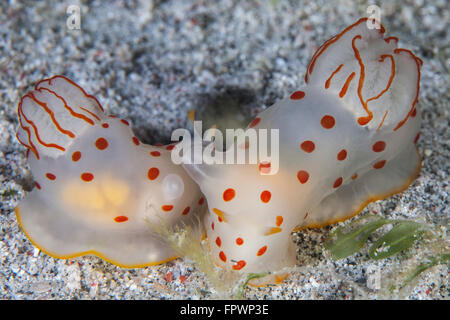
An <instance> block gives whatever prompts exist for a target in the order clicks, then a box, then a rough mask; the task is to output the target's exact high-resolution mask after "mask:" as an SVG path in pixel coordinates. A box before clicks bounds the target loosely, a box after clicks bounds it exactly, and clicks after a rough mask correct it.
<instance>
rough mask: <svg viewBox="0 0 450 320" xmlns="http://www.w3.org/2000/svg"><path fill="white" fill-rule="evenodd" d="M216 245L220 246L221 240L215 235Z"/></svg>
mask: <svg viewBox="0 0 450 320" xmlns="http://www.w3.org/2000/svg"><path fill="white" fill-rule="evenodd" d="M216 245H217V246H218V247H220V246H221V245H222V240H220V237H217V238H216Z"/></svg>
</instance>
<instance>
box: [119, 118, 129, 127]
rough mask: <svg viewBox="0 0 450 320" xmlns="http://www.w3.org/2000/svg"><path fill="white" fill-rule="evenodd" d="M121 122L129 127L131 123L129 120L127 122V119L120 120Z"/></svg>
mask: <svg viewBox="0 0 450 320" xmlns="http://www.w3.org/2000/svg"><path fill="white" fill-rule="evenodd" d="M120 122H122V123H123V124H125V125H127V126H129V125H130V123H129V122H128V121H127V120H125V119H120Z"/></svg>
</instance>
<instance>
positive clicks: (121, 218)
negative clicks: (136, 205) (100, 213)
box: [114, 216, 128, 223]
mask: <svg viewBox="0 0 450 320" xmlns="http://www.w3.org/2000/svg"><path fill="white" fill-rule="evenodd" d="M114 221H115V222H119V223H120V222H125V221H128V217H126V216H118V217H115V218H114Z"/></svg>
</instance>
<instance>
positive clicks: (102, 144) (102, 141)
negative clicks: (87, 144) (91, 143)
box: [95, 138, 108, 150]
mask: <svg viewBox="0 0 450 320" xmlns="http://www.w3.org/2000/svg"><path fill="white" fill-rule="evenodd" d="M95 146H96V147H97V149H99V150H105V149H106V148H108V141H106V139H105V138H98V139H97V141H95Z"/></svg>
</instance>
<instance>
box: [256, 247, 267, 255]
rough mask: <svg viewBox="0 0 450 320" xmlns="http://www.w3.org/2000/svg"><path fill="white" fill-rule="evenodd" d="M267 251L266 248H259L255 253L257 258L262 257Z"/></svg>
mask: <svg viewBox="0 0 450 320" xmlns="http://www.w3.org/2000/svg"><path fill="white" fill-rule="evenodd" d="M266 251H267V246H264V247H261V248H260V249H259V250H258V252H257V253H256V255H257V256H262V255H263V254H264V253H266Z"/></svg>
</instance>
